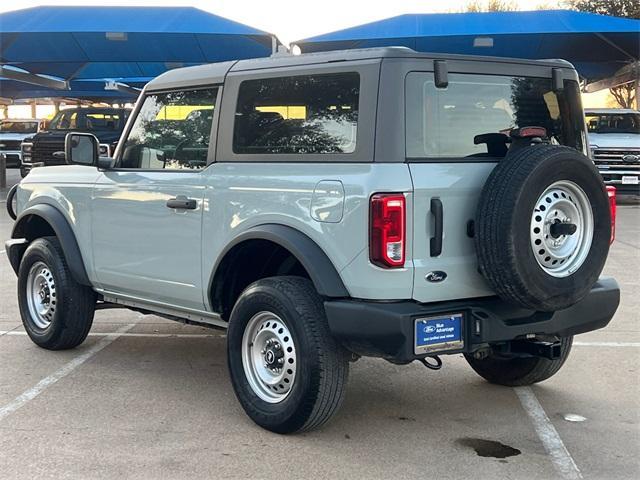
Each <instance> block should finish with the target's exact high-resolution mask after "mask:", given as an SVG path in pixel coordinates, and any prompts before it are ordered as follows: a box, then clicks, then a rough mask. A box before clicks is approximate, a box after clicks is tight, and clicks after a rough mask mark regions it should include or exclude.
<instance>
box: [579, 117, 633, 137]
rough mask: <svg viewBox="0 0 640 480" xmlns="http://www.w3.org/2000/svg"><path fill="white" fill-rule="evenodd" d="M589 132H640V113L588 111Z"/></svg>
mask: <svg viewBox="0 0 640 480" xmlns="http://www.w3.org/2000/svg"><path fill="white" fill-rule="evenodd" d="M585 116H586V117H587V128H588V130H589V133H636V134H640V113H587V114H586V115H585Z"/></svg>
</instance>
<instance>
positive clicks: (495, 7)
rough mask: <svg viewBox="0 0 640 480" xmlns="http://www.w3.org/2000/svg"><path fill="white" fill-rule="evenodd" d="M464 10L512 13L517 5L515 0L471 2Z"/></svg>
mask: <svg viewBox="0 0 640 480" xmlns="http://www.w3.org/2000/svg"><path fill="white" fill-rule="evenodd" d="M465 9H466V11H467V12H514V11H516V10H518V4H517V2H516V1H515V0H487V1H486V2H483V1H482V0H471V1H470V2H469V3H467V6H466V8H465Z"/></svg>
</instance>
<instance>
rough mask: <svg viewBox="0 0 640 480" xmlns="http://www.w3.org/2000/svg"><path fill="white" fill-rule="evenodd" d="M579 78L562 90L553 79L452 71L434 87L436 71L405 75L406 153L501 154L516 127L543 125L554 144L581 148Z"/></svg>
mask: <svg viewBox="0 0 640 480" xmlns="http://www.w3.org/2000/svg"><path fill="white" fill-rule="evenodd" d="M579 95H580V94H579V90H578V85H577V83H576V82H573V81H565V89H564V91H563V92H560V93H556V92H554V91H553V89H552V88H551V79H547V78H528V77H510V76H498V75H472V74H450V75H449V85H448V86H447V88H436V87H435V83H434V80H433V74H432V73H423V72H413V73H410V74H409V75H408V76H407V80H406V117H407V123H406V125H407V126H406V147H407V157H408V158H431V157H435V158H443V157H454V158H461V157H491V158H495V157H498V158H499V157H503V156H504V155H505V154H506V152H507V149H508V145H509V136H508V135H509V131H510V130H511V129H513V128H519V127H527V126H541V127H544V128H545V129H546V130H547V134H548V137H549V139H550V141H551V143H554V144H561V145H567V146H571V147H573V148H576V149H578V150H580V151H583V146H584V122H583V121H582V114H581V110H580V109H581V103H580V98H579Z"/></svg>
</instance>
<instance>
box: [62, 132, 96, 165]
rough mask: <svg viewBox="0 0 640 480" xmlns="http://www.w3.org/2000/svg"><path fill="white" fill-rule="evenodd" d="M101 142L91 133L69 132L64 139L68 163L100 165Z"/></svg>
mask: <svg viewBox="0 0 640 480" xmlns="http://www.w3.org/2000/svg"><path fill="white" fill-rule="evenodd" d="M99 144H100V141H99V140H98V138H97V137H96V136H95V135H92V134H90V133H78V132H71V133H67V136H66V137H65V139H64V152H65V157H66V160H67V163H69V164H75V165H86V166H93V167H96V166H98V158H99V156H98V147H99Z"/></svg>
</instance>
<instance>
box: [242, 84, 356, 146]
mask: <svg viewBox="0 0 640 480" xmlns="http://www.w3.org/2000/svg"><path fill="white" fill-rule="evenodd" d="M359 95H360V75H359V74H358V73H336V74H328V75H303V76H302V75H301V76H294V77H281V78H265V79H260V80H245V81H244V82H242V83H241V84H240V91H239V94H238V103H237V108H236V118H235V125H234V131H233V151H234V153H239V154H289V153H295V154H317V153H353V152H354V151H355V149H356V134H357V125H358V100H359Z"/></svg>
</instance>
